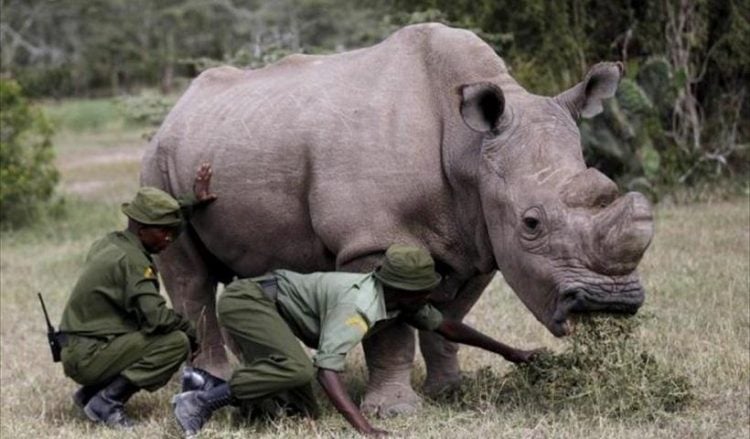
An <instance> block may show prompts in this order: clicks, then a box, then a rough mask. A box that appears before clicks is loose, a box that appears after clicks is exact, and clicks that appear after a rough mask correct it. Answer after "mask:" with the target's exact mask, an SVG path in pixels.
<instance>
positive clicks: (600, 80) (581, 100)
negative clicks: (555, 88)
mask: <svg viewBox="0 0 750 439" xmlns="http://www.w3.org/2000/svg"><path fill="white" fill-rule="evenodd" d="M623 69H624V68H623V65H622V63H621V62H602V63H599V64H596V65H595V66H594V67H592V68H591V69H590V70H589V72H588V73H587V74H586V78H584V80H583V81H581V82H579V83H578V84H576V85H575V86H574V87H573V88H571V89H569V90H566V91H564V92H562V93H560V94H559V95H557V96H555V100H557V102H559V103H560V105H562V106H563V107H566V108H567V109H568V110H569V111H570V114H572V115H573V118H574V119H578V118H580V117H584V118H586V119H588V118H591V117H594V116H596V115H597V114H599V113H601V112H602V100H604V99H607V98H611V97H612V96H614V95H615V92H616V91H617V85H618V84H619V83H620V78H621V77H622V72H623Z"/></svg>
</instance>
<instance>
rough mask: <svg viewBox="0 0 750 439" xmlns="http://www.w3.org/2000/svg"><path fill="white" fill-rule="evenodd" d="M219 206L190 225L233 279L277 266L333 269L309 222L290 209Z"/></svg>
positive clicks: (200, 215)
mask: <svg viewBox="0 0 750 439" xmlns="http://www.w3.org/2000/svg"><path fill="white" fill-rule="evenodd" d="M218 203H219V201H217V202H216V204H217V205H216V206H212V207H211V209H209V210H208V211H207V212H205V213H204V214H199V215H196V217H195V218H194V220H193V227H194V228H195V230H196V232H197V234H198V236H199V237H200V239H201V241H202V242H203V244H204V245H205V247H206V249H207V250H208V251H209V252H210V253H211V254H212V255H213V256H215V257H216V258H217V259H218V260H219V261H221V262H222V263H223V264H224V265H225V266H226V268H228V269H229V270H230V271H231V272H233V273H235V274H236V275H237V276H240V277H248V276H257V275H261V274H263V273H265V272H268V271H270V270H274V269H277V268H286V269H291V270H295V271H299V272H311V271H321V270H332V269H334V268H335V255H333V254H332V253H331V252H330V251H329V250H328V249H327V248H325V246H324V244H323V242H322V241H321V240H320V239H319V237H318V236H316V234H315V233H314V231H313V230H312V228H311V227H310V225H309V219H308V218H307V217H306V216H305V215H304V214H302V213H300V214H295V213H294V210H295V209H294V208H293V207H291V206H289V208H287V209H283V210H282V209H280V210H278V211H274V212H269V211H267V210H263V209H253V208H251V207H250V206H232V205H231V203H225V204H230V205H229V206H226V205H225V206H222V205H220V204H218ZM214 207H215V209H214Z"/></svg>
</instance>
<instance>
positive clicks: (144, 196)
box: [58, 165, 216, 427]
mask: <svg viewBox="0 0 750 439" xmlns="http://www.w3.org/2000/svg"><path fill="white" fill-rule="evenodd" d="M210 180H211V168H210V166H208V165H203V166H202V167H201V168H200V169H199V170H198V175H197V176H196V179H195V184H194V187H193V190H194V194H190V195H188V196H185V197H181V199H180V201H178V200H176V199H174V198H172V196H171V195H169V194H167V193H166V192H163V191H161V190H159V189H156V188H152V187H142V188H140V189H139V190H138V193H137V194H136V196H135V198H134V199H133V202H131V203H125V204H123V206H122V211H123V213H124V214H125V215H126V216H127V217H128V227H127V229H126V230H124V231H121V232H112V233H110V234H108V235H107V236H105V237H104V238H102V239H100V240H98V241H96V242H95V243H94V244H93V245H92V246H91V249H90V250H89V253H88V255H87V256H86V265H85V267H84V269H83V272H82V273H81V276H80V277H79V278H78V282H77V283H76V285H75V287H74V288H73V291H72V293H71V294H70V297H69V298H68V301H67V304H66V305H65V309H64V311H63V315H62V322H61V323H60V331H61V332H60V335H59V338H58V340H59V341H60V343H61V345H62V364H63V370H64V371H65V375H67V376H68V377H70V378H72V379H73V380H74V381H75V382H77V383H78V384H81V385H82V387H81V388H79V389H78V391H76V392H75V394H74V395H73V401H74V402H75V403H76V405H78V406H79V407H81V408H83V410H84V412H85V413H86V416H88V417H89V419H91V420H92V421H95V422H99V423H103V424H107V425H109V426H114V427H129V426H131V425H132V422H131V420H130V419H129V418H128V417H127V416H126V415H125V412H124V408H123V407H124V404H125V403H126V402H127V401H128V399H129V398H130V397H131V396H132V395H133V394H134V393H136V392H137V391H138V390H140V389H146V390H149V391H154V390H156V389H158V388H160V387H162V386H164V384H166V383H167V381H169V379H170V377H171V376H172V374H174V372H175V371H176V370H177V368H178V367H179V366H180V364H181V363H182V362H183V361H184V360H185V359H186V358H187V356H188V353H189V352H190V349H191V346H197V340H196V334H195V329H194V328H193V326H192V325H191V323H190V322H189V321H188V320H187V319H185V318H184V317H182V316H180V315H179V314H177V313H175V312H174V311H173V310H172V309H171V308H169V307H167V304H166V302H165V300H164V298H163V297H162V296H161V295H160V294H159V280H158V278H157V272H156V267H155V266H154V262H153V260H152V258H151V255H152V254H156V253H159V252H161V251H162V250H164V249H165V248H166V247H167V246H168V245H170V244H171V243H172V242H173V241H174V240H175V238H176V237H177V235H178V233H179V232H180V229H181V228H182V227H183V226H184V222H185V221H186V220H187V218H188V215H189V212H190V210H191V209H193V208H195V207H197V206H200V205H204V204H207V203H209V202H211V201H213V200H214V199H215V198H216V196H215V195H213V194H211V193H210V192H209V184H210Z"/></svg>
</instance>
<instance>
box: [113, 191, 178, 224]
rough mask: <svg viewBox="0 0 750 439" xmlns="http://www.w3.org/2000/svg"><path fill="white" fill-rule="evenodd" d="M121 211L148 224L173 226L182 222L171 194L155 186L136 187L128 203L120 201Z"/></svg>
mask: <svg viewBox="0 0 750 439" xmlns="http://www.w3.org/2000/svg"><path fill="white" fill-rule="evenodd" d="M122 213H124V214H125V215H127V216H128V218H130V219H133V220H135V221H138V222H139V223H141V224H146V225H149V226H165V227H175V226H179V225H180V224H182V214H181V213H180V204H179V203H178V202H177V200H175V199H174V197H172V196H171V195H169V194H168V193H166V192H164V191H163V190H161V189H157V188H155V187H148V186H144V187H142V188H140V189H138V192H137V193H136V194H135V198H133V201H132V202H130V203H122Z"/></svg>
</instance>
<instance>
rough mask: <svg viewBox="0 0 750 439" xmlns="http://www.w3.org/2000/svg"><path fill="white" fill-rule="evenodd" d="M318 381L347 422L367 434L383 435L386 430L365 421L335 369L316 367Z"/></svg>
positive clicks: (385, 433)
mask: <svg viewBox="0 0 750 439" xmlns="http://www.w3.org/2000/svg"><path fill="white" fill-rule="evenodd" d="M318 382H319V383H320V385H321V387H323V390H324V391H325V392H326V395H328V399H330V400H331V403H333V406H334V407H336V410H338V412H339V413H341V415H343V416H344V418H345V419H346V420H347V421H349V423H350V424H351V425H352V427H354V428H355V429H356V430H357V431H358V432H360V433H362V434H365V435H368V436H385V435H387V434H388V432H386V431H384V430H379V429H377V428H375V427H373V426H372V425H370V423H369V422H368V421H367V419H366V418H365V417H364V415H362V412H360V411H359V407H357V406H356V405H355V404H354V402H352V400H351V398H349V395H348V394H347V393H346V389H345V388H344V385H343V384H342V383H341V378H339V373H338V372H336V371H335V370H330V369H323V368H318Z"/></svg>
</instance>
